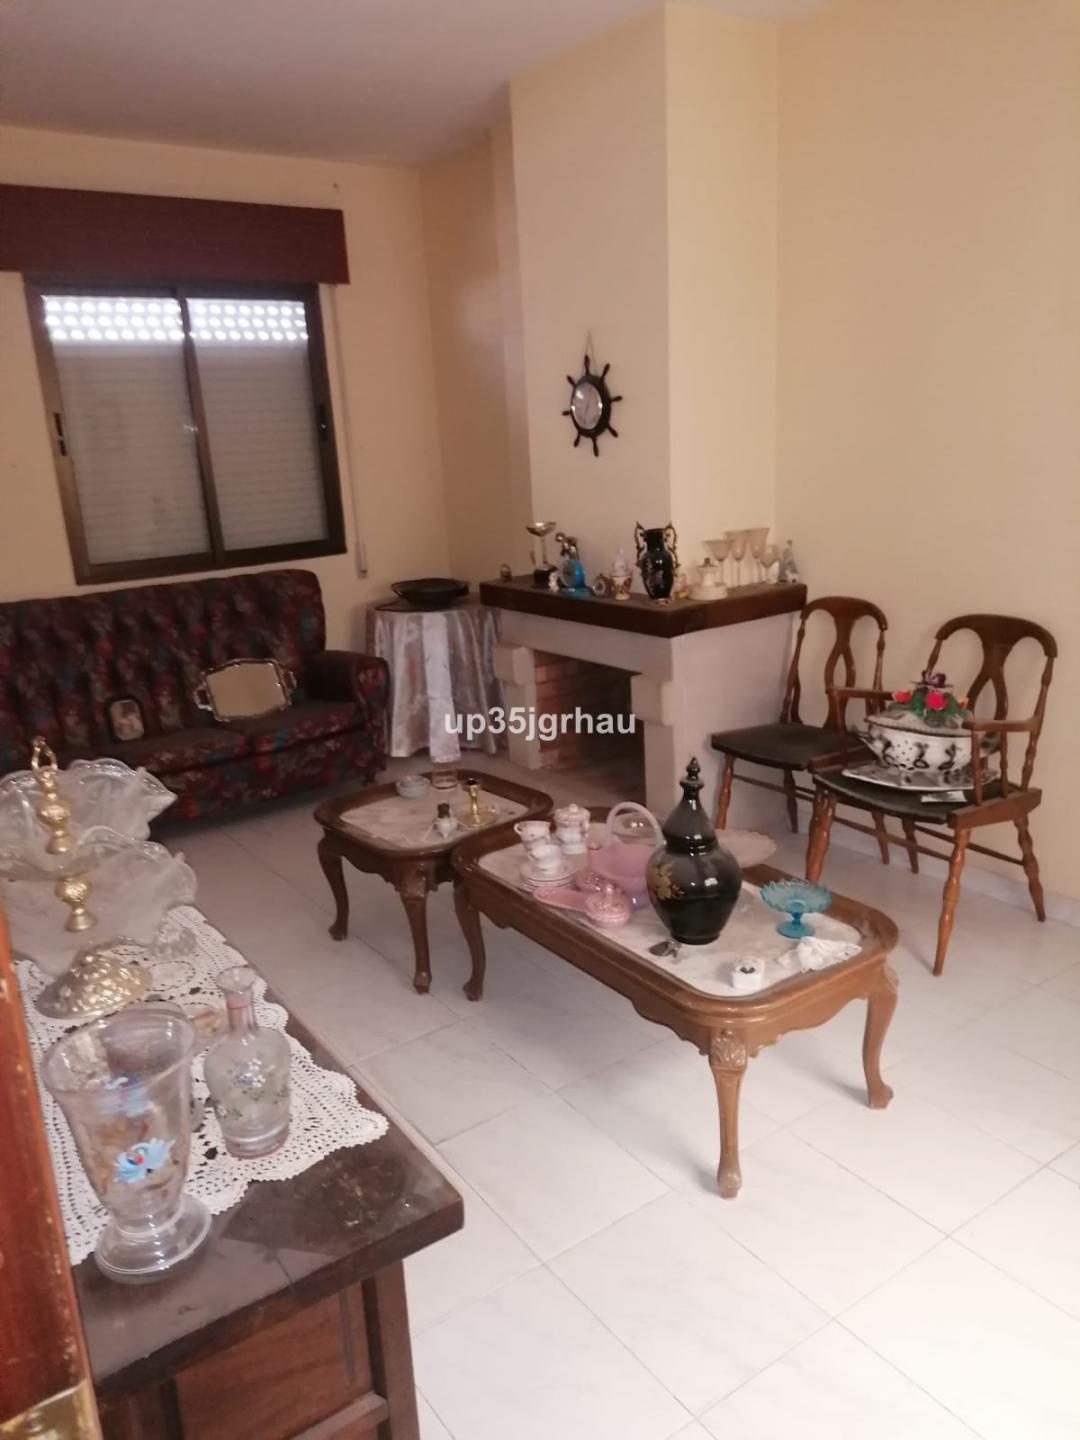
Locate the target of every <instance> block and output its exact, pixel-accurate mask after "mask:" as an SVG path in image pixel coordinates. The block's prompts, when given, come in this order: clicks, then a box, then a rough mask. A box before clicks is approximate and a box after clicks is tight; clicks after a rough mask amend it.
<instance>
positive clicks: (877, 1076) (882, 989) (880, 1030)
mask: <svg viewBox="0 0 1080 1440" xmlns="http://www.w3.org/2000/svg"><path fill="white" fill-rule="evenodd" d="M899 984H900V981H899V979H898V978H897V974H896V971H895V970H894V969H893V968H892V966H891V965H889V964H884V965H882V967H881V975H880V977H879V979H878V983H877V985H876V986H875V987H874V989H873V990H871V992H870V994H869V995H868V996H867V997H866V1029H865V1031H864V1032H863V1047H862V1059H863V1071H864V1073H865V1075H866V1094H867V1097H868V1099H869V1102H870V1108H871V1110H884V1109H885V1106H886V1105H888V1103H889V1101H890V1100H891V1099H892V1098H893V1092H892V1088H891V1087H890V1086H888V1085H886V1084H885V1081H884V1080H883V1079H882V1078H881V1046H882V1042H883V1041H884V1039H885V1032H886V1031H887V1030H888V1028H889V1021H890V1020H891V1019H892V1017H893V1011H894V1010H895V1009H896V991H897V988H898V986H899Z"/></svg>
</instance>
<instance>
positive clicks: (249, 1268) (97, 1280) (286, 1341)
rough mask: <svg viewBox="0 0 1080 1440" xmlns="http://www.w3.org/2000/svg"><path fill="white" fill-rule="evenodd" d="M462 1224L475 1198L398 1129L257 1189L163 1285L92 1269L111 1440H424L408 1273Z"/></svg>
mask: <svg viewBox="0 0 1080 1440" xmlns="http://www.w3.org/2000/svg"><path fill="white" fill-rule="evenodd" d="M289 1028H290V1030H292V1031H293V1033H294V1034H298V1035H299V1036H300V1038H301V1039H302V1040H303V1041H304V1043H305V1044H306V1045H307V1046H308V1048H309V1049H310V1050H311V1051H312V1053H313V1054H315V1055H316V1058H317V1059H318V1060H319V1062H320V1063H321V1064H324V1065H334V1066H336V1062H335V1061H334V1060H333V1058H332V1057H330V1056H329V1055H328V1054H327V1053H326V1051H325V1050H323V1049H322V1048H321V1047H320V1046H319V1045H318V1044H317V1042H315V1041H314V1040H313V1039H312V1037H311V1036H310V1035H308V1034H306V1033H305V1032H304V1031H303V1030H302V1029H301V1028H300V1027H299V1026H297V1025H296V1024H294V1023H291V1024H290V1026H289ZM337 1068H340V1067H337ZM361 1099H362V1100H364V1102H365V1103H367V1104H370V1105H371V1106H372V1108H377V1106H375V1105H374V1102H371V1101H368V1100H367V1099H366V1097H365V1096H363V1094H362V1093H361ZM461 1224H462V1205H461V1198H460V1196H459V1195H458V1194H457V1192H456V1191H455V1190H454V1189H453V1187H452V1186H451V1185H450V1184H449V1183H448V1181H447V1180H446V1179H445V1178H444V1177H443V1176H442V1175H440V1174H439V1172H438V1171H437V1170H436V1169H435V1167H434V1166H433V1165H431V1164H430V1162H429V1161H428V1160H427V1159H426V1157H425V1156H423V1155H422V1154H421V1153H420V1152H419V1151H418V1150H417V1149H416V1147H415V1146H413V1145H412V1144H411V1143H410V1142H409V1141H408V1140H407V1139H406V1138H405V1136H404V1135H403V1134H402V1133H401V1131H400V1130H398V1129H397V1128H396V1127H393V1126H391V1128H390V1130H389V1131H388V1133H387V1134H386V1135H384V1136H383V1137H382V1139H380V1140H377V1141H375V1142H373V1143H372V1144H370V1145H359V1146H355V1147H353V1148H352V1149H349V1150H340V1151H336V1152H335V1153H334V1154H332V1155H329V1156H327V1157H326V1159H325V1160H322V1161H321V1162H320V1163H319V1164H318V1165H315V1166H313V1167H312V1168H311V1169H310V1170H306V1171H305V1172H304V1173H303V1174H302V1175H298V1176H296V1177H295V1179H292V1180H285V1181H276V1182H258V1183H256V1184H254V1185H252V1186H250V1187H249V1189H248V1190H247V1193H246V1194H245V1196H244V1198H243V1200H242V1201H241V1202H240V1203H239V1204H238V1205H237V1206H235V1207H234V1208H233V1209H232V1210H230V1211H228V1212H226V1213H225V1214H223V1215H219V1216H216V1217H215V1219H214V1225H213V1230H212V1232H211V1235H210V1239H209V1240H208V1241H207V1243H206V1245H205V1246H204V1248H203V1249H202V1250H201V1251H200V1253H199V1254H198V1255H197V1256H195V1257H194V1258H193V1259H192V1260H191V1261H189V1262H187V1264H185V1265H183V1266H180V1267H178V1269H177V1271H176V1272H175V1273H174V1274H173V1275H171V1276H169V1277H167V1278H165V1279H163V1280H161V1281H159V1282H157V1283H156V1284H151V1285H145V1286H134V1287H129V1286H121V1285H116V1284H114V1283H113V1282H111V1281H108V1280H106V1279H105V1278H104V1277H103V1276H102V1275H100V1273H99V1272H98V1271H97V1269H96V1267H95V1265H94V1262H93V1260H87V1261H84V1262H83V1264H82V1265H80V1266H78V1268H77V1269H76V1271H75V1280H76V1287H77V1291H78V1296H79V1305H80V1309H81V1311H82V1318H83V1325H84V1328H85V1331H86V1339H87V1345H88V1348H89V1351H90V1360H91V1366H92V1369H93V1374H94V1385H95V1389H96V1391H97V1395H98V1404H99V1406H100V1409H101V1423H102V1429H103V1432H104V1435H105V1437H106V1440H418V1437H419V1430H418V1425H417V1418H416V1398H415V1390H414V1385H413V1373H412V1353H411V1349H410V1344H409V1326H408V1312H407V1307H406V1300H405V1283H404V1272H403V1267H402V1261H403V1260H404V1258H405V1257H406V1256H408V1255H411V1254H413V1253H414V1252H415V1251H417V1250H420V1249H423V1248H424V1247H425V1246H426V1245H429V1244H431V1243H433V1242H434V1241H436V1240H439V1239H441V1238H442V1237H443V1236H445V1235H449V1234H451V1233H452V1232H453V1231H455V1230H458V1229H460V1227H461Z"/></svg>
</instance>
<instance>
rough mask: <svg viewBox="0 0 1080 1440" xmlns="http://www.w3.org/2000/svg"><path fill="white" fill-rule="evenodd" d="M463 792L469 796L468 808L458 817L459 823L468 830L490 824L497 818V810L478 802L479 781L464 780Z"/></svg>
mask: <svg viewBox="0 0 1080 1440" xmlns="http://www.w3.org/2000/svg"><path fill="white" fill-rule="evenodd" d="M465 793H466V795H468V797H469V808H468V810H467V811H466V812H465V814H464V815H461V816H459V817H458V818H459V819H460V821H461V823H462V824H463V825H467V826H468V827H469V829H470V830H478V829H479V828H480V826H481V825H490V824H491V822H492V821H493V820H495V819H496V818H497V812H496V811H495V809H494V808H493V807H492V806H491V805H481V804H480V782H479V781H478V780H468V781H466V783H465Z"/></svg>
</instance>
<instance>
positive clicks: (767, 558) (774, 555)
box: [760, 545, 780, 585]
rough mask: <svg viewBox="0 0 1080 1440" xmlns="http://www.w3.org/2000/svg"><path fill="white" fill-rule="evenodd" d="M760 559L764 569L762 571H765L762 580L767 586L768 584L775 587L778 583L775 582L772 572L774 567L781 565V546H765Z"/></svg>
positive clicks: (762, 548)
mask: <svg viewBox="0 0 1080 1440" xmlns="http://www.w3.org/2000/svg"><path fill="white" fill-rule="evenodd" d="M760 558H761V567H762V571H763V575H762V578H763V580H764V581H765V584H766V585H774V584H775V583H776V582H775V580H774V579H773V573H772V571H773V566H774V565H776V564H778V563H779V560H780V546H779V545H763V546H762V547H761V557H760Z"/></svg>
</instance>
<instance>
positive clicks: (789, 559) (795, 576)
mask: <svg viewBox="0 0 1080 1440" xmlns="http://www.w3.org/2000/svg"><path fill="white" fill-rule="evenodd" d="M776 578H777V581H778V582H779V583H780V584H781V585H797V584H798V583H799V569H798V566H797V565H796V564H795V552H794V550H793V549H792V548H791V541H790V540H788V541H786V542H785V544H784V549H783V552H782V554H781V556H780V569H779V571H778V572H777V575H776Z"/></svg>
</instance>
